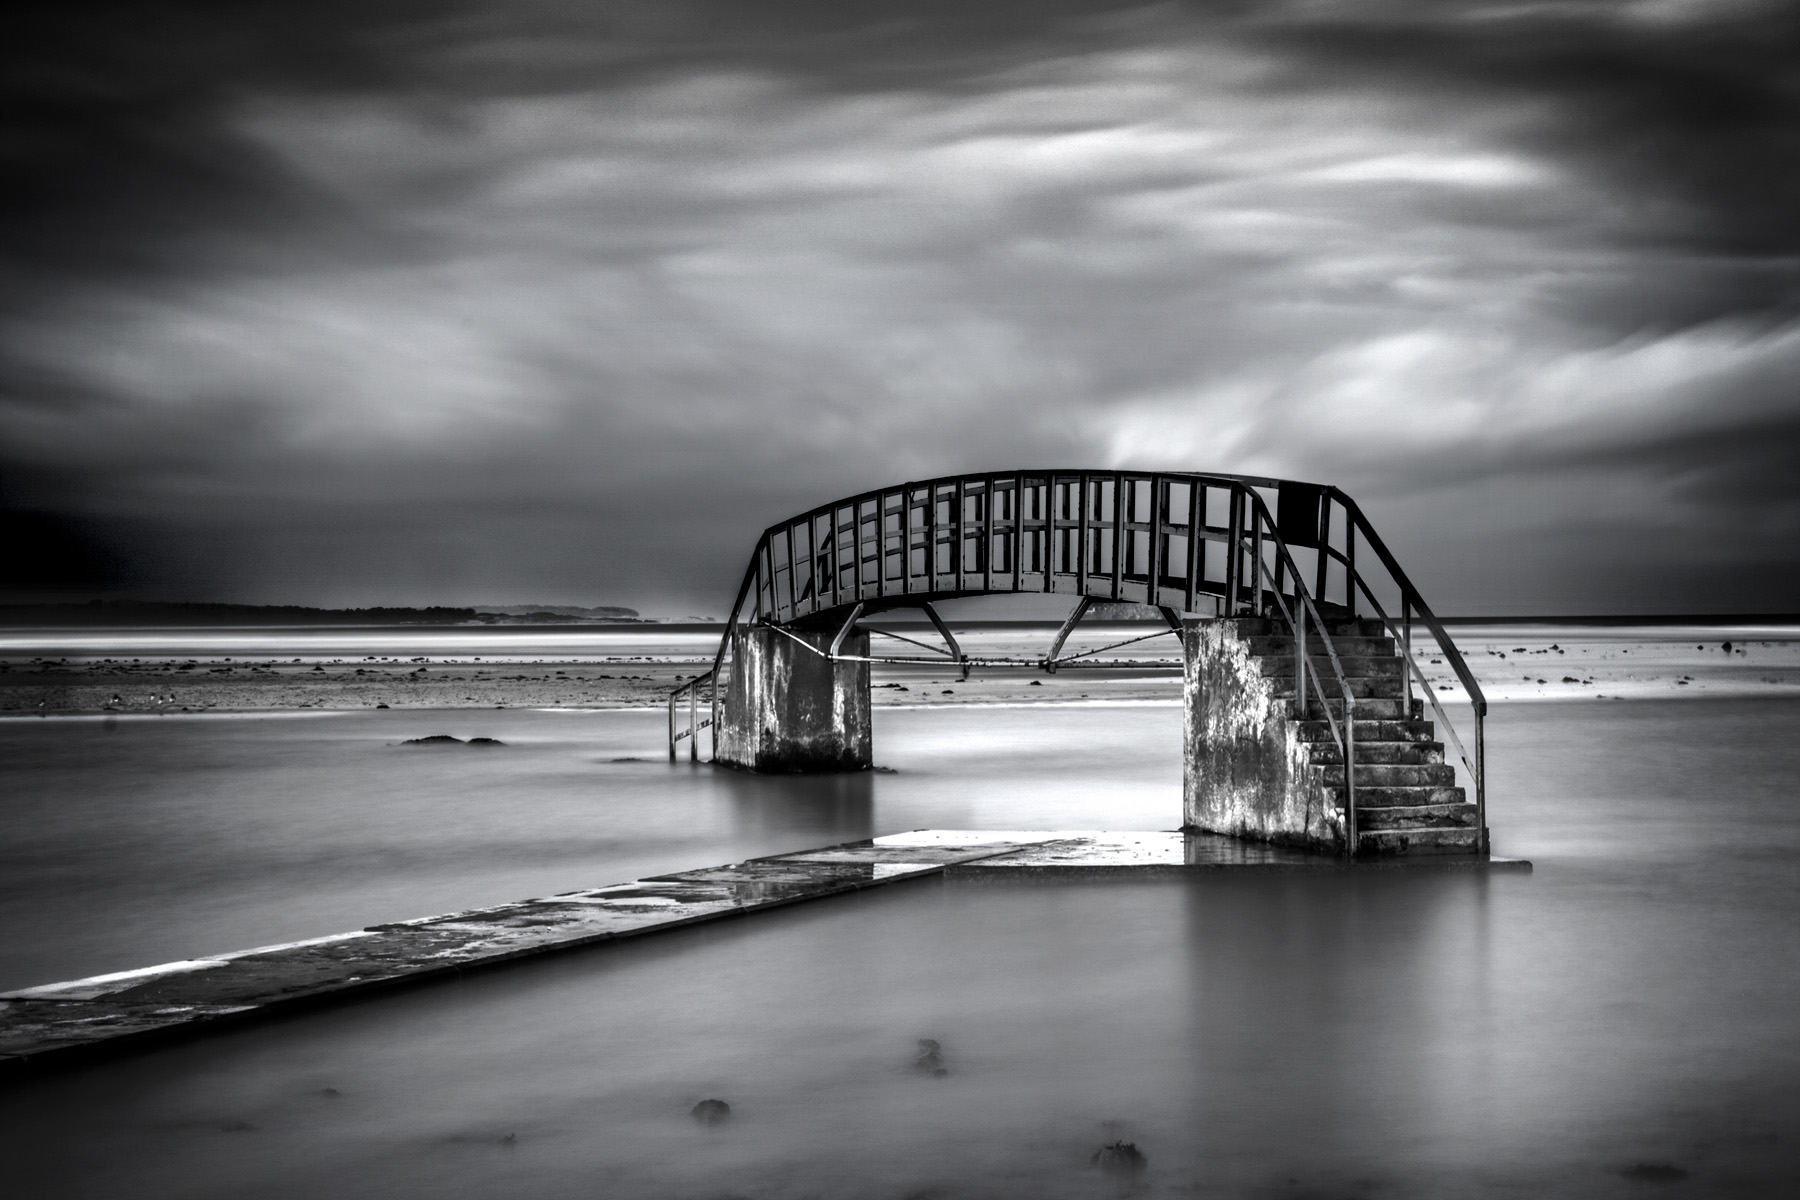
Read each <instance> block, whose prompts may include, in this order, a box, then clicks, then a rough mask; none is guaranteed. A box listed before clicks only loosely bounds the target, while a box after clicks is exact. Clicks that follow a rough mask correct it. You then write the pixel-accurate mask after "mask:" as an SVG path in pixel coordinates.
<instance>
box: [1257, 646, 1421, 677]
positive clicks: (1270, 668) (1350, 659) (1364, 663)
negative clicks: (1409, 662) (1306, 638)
mask: <svg viewBox="0 0 1800 1200" xmlns="http://www.w3.org/2000/svg"><path fill="white" fill-rule="evenodd" d="M1306 658H1307V667H1306V669H1307V670H1308V671H1309V672H1312V671H1316V672H1318V674H1319V676H1320V678H1323V679H1333V678H1335V677H1336V676H1335V673H1334V672H1333V671H1332V669H1331V659H1329V658H1327V657H1326V656H1325V655H1323V654H1308V655H1307V656H1306ZM1256 663H1257V665H1258V666H1260V667H1261V668H1262V673H1263V674H1264V675H1267V676H1268V677H1269V678H1271V679H1292V678H1293V677H1294V656H1293V654H1292V652H1289V653H1287V654H1259V655H1257V656H1256ZM1338 665H1339V666H1340V667H1342V668H1343V669H1344V674H1345V676H1347V677H1348V678H1350V679H1392V680H1395V681H1399V680H1400V679H1402V678H1404V672H1405V671H1406V664H1405V663H1404V662H1401V661H1400V660H1399V659H1398V658H1396V657H1394V656H1393V655H1391V654H1387V655H1356V654H1352V655H1342V654H1340V655H1338Z"/></svg>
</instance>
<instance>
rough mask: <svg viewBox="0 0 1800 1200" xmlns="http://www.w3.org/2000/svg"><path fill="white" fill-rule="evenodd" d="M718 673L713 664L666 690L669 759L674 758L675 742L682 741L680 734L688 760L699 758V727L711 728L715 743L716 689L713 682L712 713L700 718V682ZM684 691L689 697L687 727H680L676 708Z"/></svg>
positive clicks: (697, 759)
mask: <svg viewBox="0 0 1800 1200" xmlns="http://www.w3.org/2000/svg"><path fill="white" fill-rule="evenodd" d="M718 677H719V672H718V669H717V668H714V669H713V670H710V671H707V672H706V673H705V674H703V675H696V676H694V677H693V678H692V679H690V680H688V681H687V682H686V683H684V684H682V685H681V686H680V687H677V688H676V689H675V690H674V691H672V692H670V693H669V761H670V762H674V761H675V744H676V743H677V742H679V741H681V739H682V738H686V739H688V761H689V762H699V761H700V731H701V730H702V729H711V730H713V738H714V740H715V743H716V741H717V738H718V728H719V689H718V688H717V687H716V686H715V687H714V688H713V690H712V715H711V716H709V717H708V718H707V719H706V720H704V721H702V720H701V719H700V685H701V684H703V683H712V682H713V681H714V680H716V679H718ZM684 694H685V695H686V696H687V698H688V727H687V728H686V729H681V728H679V721H678V719H677V717H676V711H677V708H678V706H679V702H680V700H681V697H682V696H683V695H684Z"/></svg>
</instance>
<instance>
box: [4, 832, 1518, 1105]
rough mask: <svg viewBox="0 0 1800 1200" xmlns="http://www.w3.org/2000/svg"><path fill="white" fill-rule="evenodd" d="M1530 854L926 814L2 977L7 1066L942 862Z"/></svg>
mask: <svg viewBox="0 0 1800 1200" xmlns="http://www.w3.org/2000/svg"><path fill="white" fill-rule="evenodd" d="M1395 865H1405V866H1410V867H1414V868H1417V867H1440V868H1459V867H1460V868H1465V869H1466V868H1477V869H1479V868H1491V867H1523V868H1526V869H1529V866H1530V864H1529V863H1522V862H1518V861H1515V860H1506V859H1476V858H1470V857H1462V858H1455V857H1445V858H1439V859H1436V860H1433V859H1422V860H1415V861H1412V862H1407V861H1406V860H1381V861H1378V862H1359V863H1354V864H1352V863H1349V862H1346V861H1345V860H1344V859H1341V858H1335V857H1323V856H1319V855H1313V854H1307V853H1304V852H1301V851H1297V850H1288V849H1283V848H1280V847H1275V846H1267V845H1260V844H1256V843H1250V842H1244V841H1239V840H1236V839H1233V838H1225V837H1217V836H1212V835H1206V834H1197V835H1195V834H1186V835H1184V834H1181V833H1107V832H1095V831H1081V830H1058V831H1038V832H1021V831H969V830H941V829H939V830H918V831H915V832H912V833H902V834H894V835H890V836H887V837H880V838H875V839H873V840H871V841H862V842H853V843H849V844H846V845H842V846H828V847H824V848H821V849H817V850H805V851H800V852H798V853H793V854H779V855H773V856H770V857H767V858H757V859H749V860H747V861H744V862H741V863H728V864H725V865H724V866H717V867H704V868H701V869H699V870H694V871H680V872H676V873H675V874H671V875H658V876H655V877H653V878H649V879H639V880H635V881H633V882H631V883H622V884H615V885H613V886H611V887H603V888H593V889H589V890H585V891H574V892H564V893H562V894H561V895H556V896H546V897H542V898H539V899H533V900H521V901H518V902H516V903H513V904H503V905H500V906H498V907H494V908H483V909H471V910H469V911H466V912H459V913H449V914H446V915H443V916H436V917H423V918H420V919H418V920H413V921H402V922H398V923H395V924H391V925H376V926H371V927H370V928H367V929H361V930H356V931H354V932H351V933H341V934H334V935H332V936H329V937H322V938H313V939H310V940H307V941H303V942H290V943H287V944H285V945H279V946H263V947H259V948H257V949H253V950H241V951H237V952H235V953H231V954H223V955H218V956H215V957H211V958H203V959H193V960H188V961H183V962H173V963H163V964H161V965H159V966H153V967H144V968H140V969H138V970H134V971H123V972H119V973H116V974H110V975H97V976H93V977H92V978H88V979H77V980H72V981H69V982H66V983H52V984H45V985H43V986H40V987H32V988H25V989H22V990H19V991H14V992H6V993H0V1073H4V1074H15V1073H17V1072H19V1071H21V1070H25V1069H29V1068H38V1067H46V1066H54V1065H56V1064H59V1063H63V1062H69V1061H74V1060H77V1059H80V1058H86V1057H91V1056H95V1055H99V1054H104V1053H108V1052H113V1051H117V1050H122V1049H126V1048H128V1047H130V1046H133V1045H136V1044H140V1043H144V1042H148V1041H153V1040H157V1039H169V1038H174V1037H180V1036H184V1035H188V1034H191V1033H195V1032H199V1031H201V1030H204V1029H207V1028H210V1027H213V1026H216V1025H220V1024H224V1023H228V1022H232V1021H242V1020H246V1019H254V1018H256V1017H259V1016H264V1015H268V1014H270V1013H274V1012H278V1011H283V1010H288V1009H293V1008H297V1007H301V1006H305V1005H309V1004H311V1005H318V1004H326V1003H331V1002H333V1001H335V1000H338V999H343V998H348V997H351V996H355V995H359V994H361V993H365V992H368V991H371V990H374V989H377V988H383V987H396V986H403V985H406V984H411V983H416V982H422V981H425V980H428V979H431V978H434V977H439V976H444V975H449V974H455V973H459V972H462V971H466V970H472V969H479V968H483V967H488V966H493V965H496V964H499V963H504V962H508V961H511V960H514V959H519V958H525V957H529V956H532V955H538V954H547V953H553V952H556V951H561V950H570V949H574V948H576V947H580V946H586V945H592V944H595V943H599V942H606V941H613V940H617V939H620V938H628V937H636V936H640V935H643V934H649V933H658V932H661V931H663V930H667V929H675V928H679V927H681V926H684V925H692V924H695V923H697V922H701V921H710V920H716V919H719V918H721V917H730V916H741V915H745V914H748V913H753V912H760V911H763V910H765V909H770V908H777V907H780V906H782V905H785V904H793V903H796V902H799V901H802V900H813V899H818V898H821V897H825V896H832V895H839V894H842V893H846V892H852V891H857V890H860V889H863V888H867V887H874V886H878V885H880V884H885V883H894V882H898V881H901V880H907V879H918V878H922V877H925V876H930V875H938V874H946V873H949V874H954V875H958V876H962V877H970V878H981V879H986V880H990V881H998V880H1002V879H1007V878H1024V877H1030V878H1034V879H1037V878H1044V877H1046V876H1057V877H1063V878H1074V877H1087V876H1108V875H1127V876H1141V875H1146V874H1149V875H1157V874H1161V875H1185V874H1189V873H1192V872H1195V871H1208V870H1255V871H1268V870H1277V871H1283V870H1285V871H1295V870H1298V871H1314V870H1327V871H1330V870H1347V869H1348V870H1370V869H1377V870H1379V869H1383V868H1384V867H1385V868H1391V867H1393V866H1395Z"/></svg>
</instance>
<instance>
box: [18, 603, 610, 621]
mask: <svg viewBox="0 0 1800 1200" xmlns="http://www.w3.org/2000/svg"><path fill="white" fill-rule="evenodd" d="M640 619H641V618H639V617H638V615H637V613H636V612H634V611H633V610H631V609H629V608H596V609H574V610H572V609H570V608H566V607H546V608H543V609H533V608H530V607H528V606H523V605H520V606H508V609H507V611H499V610H496V609H478V608H447V607H444V606H442V605H433V606H431V607H429V608H308V607H306V606H305V605H301V604H188V603H178V602H167V601H157V600H92V601H89V602H88V603H86V604H66V603H65V604H0V625H15V626H39V625H51V626H60V625H124V626H134V625H468V624H477V623H479V624H487V625H513V624H530V625H546V624H584V623H587V622H634V621H638V620H640Z"/></svg>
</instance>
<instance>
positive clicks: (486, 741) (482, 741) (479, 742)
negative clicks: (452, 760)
mask: <svg viewBox="0 0 1800 1200" xmlns="http://www.w3.org/2000/svg"><path fill="white" fill-rule="evenodd" d="M468 744H469V745H471V746H504V745H506V743H505V742H503V741H501V740H500V739H499V738H470V739H469V742H468Z"/></svg>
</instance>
